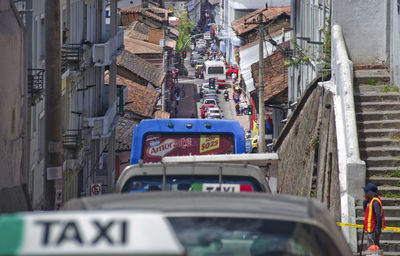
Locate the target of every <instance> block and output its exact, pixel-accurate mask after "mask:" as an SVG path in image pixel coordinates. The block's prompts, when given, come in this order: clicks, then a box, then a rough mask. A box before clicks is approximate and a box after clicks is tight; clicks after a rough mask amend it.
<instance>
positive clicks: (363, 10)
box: [332, 0, 389, 65]
mask: <svg viewBox="0 0 400 256" xmlns="http://www.w3.org/2000/svg"><path fill="white" fill-rule="evenodd" d="M388 1H389V0H336V1H332V25H335V24H338V25H340V26H341V27H342V30H343V36H344V39H345V41H346V46H347V49H348V51H349V55H350V56H349V57H350V59H351V61H353V64H354V65H357V64H382V63H385V62H386V61H387V51H388V50H389V47H388V45H387V42H389V38H387V37H388V33H387V22H388V20H387V18H388V11H387V10H388V9H387V8H388Z"/></svg>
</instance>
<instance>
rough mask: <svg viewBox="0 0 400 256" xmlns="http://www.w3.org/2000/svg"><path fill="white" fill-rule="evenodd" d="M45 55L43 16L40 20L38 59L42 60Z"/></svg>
mask: <svg viewBox="0 0 400 256" xmlns="http://www.w3.org/2000/svg"><path fill="white" fill-rule="evenodd" d="M45 56H46V27H45V23H44V18H42V19H41V20H40V60H44V58H45Z"/></svg>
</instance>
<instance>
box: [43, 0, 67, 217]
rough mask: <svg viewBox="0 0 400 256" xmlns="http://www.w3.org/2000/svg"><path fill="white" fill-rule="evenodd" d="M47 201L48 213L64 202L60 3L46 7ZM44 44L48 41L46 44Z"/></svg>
mask: <svg viewBox="0 0 400 256" xmlns="http://www.w3.org/2000/svg"><path fill="white" fill-rule="evenodd" d="M45 17H46V21H45V35H46V42H47V43H46V46H45V55H46V56H45V61H46V64H45V67H46V72H45V74H46V75H45V78H46V88H45V152H46V155H45V166H46V173H45V177H46V181H45V193H44V194H45V202H44V204H45V205H44V208H45V209H46V210H54V209H58V208H59V207H60V206H61V204H62V199H63V171H62V161H63V159H62V131H61V130H62V127H61V123H62V122H61V41H60V40H61V38H60V0H46V4H45ZM43 43H44V42H43Z"/></svg>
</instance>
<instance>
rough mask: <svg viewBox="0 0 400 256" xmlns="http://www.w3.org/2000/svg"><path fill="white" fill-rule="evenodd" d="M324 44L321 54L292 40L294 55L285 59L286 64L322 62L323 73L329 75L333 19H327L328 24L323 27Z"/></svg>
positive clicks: (296, 64)
mask: <svg viewBox="0 0 400 256" xmlns="http://www.w3.org/2000/svg"><path fill="white" fill-rule="evenodd" d="M322 32H323V35H324V36H323V37H324V44H323V45H322V52H321V54H320V55H319V56H316V54H315V53H310V52H309V51H310V47H309V48H308V49H303V48H301V47H300V46H299V45H298V44H297V42H296V40H294V39H293V38H291V39H290V40H291V41H292V42H293V44H294V49H293V52H292V56H291V57H290V58H289V59H288V60H287V61H284V64H285V65H286V66H298V65H309V64H310V63H313V62H314V63H321V64H322V65H323V75H324V76H327V75H328V73H329V70H330V69H331V20H330V19H329V18H328V19H326V26H324V27H323V30H322Z"/></svg>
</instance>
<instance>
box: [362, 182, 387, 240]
mask: <svg viewBox="0 0 400 256" xmlns="http://www.w3.org/2000/svg"><path fill="white" fill-rule="evenodd" d="M363 189H364V192H365V197H364V203H363V207H364V211H365V217H364V230H365V231H367V232H368V242H367V248H369V247H370V246H371V245H376V246H378V247H379V238H380V235H381V232H382V228H385V227H386V222H385V215H384V213H383V207H382V201H381V199H380V198H379V196H378V187H377V186H376V185H375V184H374V183H368V184H367V185H366V186H365V187H363Z"/></svg>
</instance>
